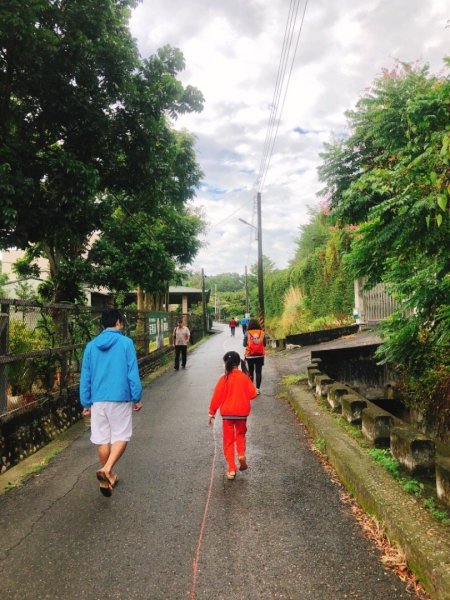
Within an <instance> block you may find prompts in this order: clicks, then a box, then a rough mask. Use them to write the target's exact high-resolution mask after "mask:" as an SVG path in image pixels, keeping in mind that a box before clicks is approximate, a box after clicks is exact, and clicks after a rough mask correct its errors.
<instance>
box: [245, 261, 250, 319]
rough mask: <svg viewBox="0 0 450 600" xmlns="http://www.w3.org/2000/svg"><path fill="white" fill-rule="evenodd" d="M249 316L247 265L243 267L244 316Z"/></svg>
mask: <svg viewBox="0 0 450 600" xmlns="http://www.w3.org/2000/svg"><path fill="white" fill-rule="evenodd" d="M249 314H250V304H249V301H248V278H247V265H245V316H246V317H248V316H249Z"/></svg>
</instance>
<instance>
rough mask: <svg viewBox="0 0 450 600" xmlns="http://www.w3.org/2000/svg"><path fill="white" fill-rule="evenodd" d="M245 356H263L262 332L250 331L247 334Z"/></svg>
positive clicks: (258, 330)
mask: <svg viewBox="0 0 450 600" xmlns="http://www.w3.org/2000/svg"><path fill="white" fill-rule="evenodd" d="M245 356H264V331H262V330H261V329H251V330H250V331H248V332H247V347H246V348H245Z"/></svg>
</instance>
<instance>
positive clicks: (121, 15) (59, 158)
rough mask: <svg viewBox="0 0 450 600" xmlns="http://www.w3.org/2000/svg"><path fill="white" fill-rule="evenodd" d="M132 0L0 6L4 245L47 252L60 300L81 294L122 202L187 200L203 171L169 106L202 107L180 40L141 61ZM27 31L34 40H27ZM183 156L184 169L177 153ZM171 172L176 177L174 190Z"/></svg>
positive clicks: (53, 290) (43, 0)
mask: <svg viewBox="0 0 450 600" xmlns="http://www.w3.org/2000/svg"><path fill="white" fill-rule="evenodd" d="M135 5H136V2H134V1H132V0H68V1H67V2H63V3H55V2H52V1H51V0H36V1H35V2H33V3H31V4H30V3H29V4H28V5H27V6H26V7H25V6H24V4H23V2H19V1H18V0H12V1H11V2H9V3H6V4H5V3H3V4H2V5H1V7H0V37H1V40H2V44H1V51H0V131H1V144H0V173H1V175H2V177H1V183H0V194H1V197H2V211H1V215H0V233H1V239H2V241H1V244H2V247H4V248H6V247H11V246H16V247H19V248H23V249H26V248H28V249H30V250H31V254H34V255H43V256H45V257H46V258H47V259H48V261H49V265H50V280H49V281H48V282H47V283H46V284H45V285H44V286H43V288H42V290H41V291H42V292H43V293H45V294H46V296H47V297H48V298H49V299H52V300H56V301H58V300H74V299H79V298H80V297H81V293H80V283H81V282H82V281H83V280H85V279H86V277H87V276H88V272H89V268H88V265H86V262H85V260H84V258H85V255H86V250H87V248H88V242H89V240H90V238H91V236H92V234H93V233H94V232H95V231H100V230H101V229H102V226H103V223H104V222H105V220H107V219H108V218H109V217H110V216H111V213H112V210H113V208H114V205H111V196H110V194H108V193H107V192H108V191H112V192H114V193H122V194H126V195H127V196H129V197H132V198H133V206H132V207H130V210H131V212H139V211H140V210H141V209H143V208H144V209H145V210H147V211H148V210H149V207H150V206H152V205H154V206H156V205H158V204H160V205H164V204H168V203H172V204H175V205H176V206H180V205H181V204H182V202H183V201H184V200H185V197H184V196H183V190H186V189H188V188H189V180H190V178H193V180H195V179H196V177H197V170H195V171H194V172H192V170H191V166H192V162H189V161H188V160H184V158H187V154H186V156H185V157H184V158H183V157H182V151H183V149H184V150H185V151H186V152H187V153H189V152H190V147H189V145H188V146H184V147H183V143H182V142H181V143H180V147H178V148H176V144H174V143H173V134H172V132H171V129H170V127H169V126H168V123H167V115H169V116H171V117H173V118H175V117H176V115H177V114H180V113H182V112H186V111H191V110H200V109H201V105H202V96H201V94H200V93H199V92H198V90H196V89H195V88H192V87H190V86H187V87H186V88H184V87H183V86H182V84H181V83H180V82H179V81H178V80H177V79H176V75H177V73H178V72H179V71H180V70H181V69H182V68H184V59H183V56H182V54H181V52H180V51H179V50H177V49H172V48H170V47H165V48H162V49H161V50H160V51H158V53H157V54H156V55H155V56H153V57H151V58H150V59H149V60H146V61H142V60H141V59H140V58H139V55H138V53H137V49H136V46H135V43H134V41H133V40H132V38H131V35H130V33H129V31H128V18H129V10H130V8H132V7H133V6H135ZM24 40H26V43H24ZM174 154H176V155H177V156H178V157H179V158H180V161H179V163H178V164H177V168H176V169H175V170H174V161H173V155H174ZM169 182H170V184H171V190H170V194H168V188H169Z"/></svg>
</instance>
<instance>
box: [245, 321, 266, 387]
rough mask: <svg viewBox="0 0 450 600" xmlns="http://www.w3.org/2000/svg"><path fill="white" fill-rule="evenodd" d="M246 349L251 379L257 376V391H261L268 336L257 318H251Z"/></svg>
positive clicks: (246, 336)
mask: <svg viewBox="0 0 450 600" xmlns="http://www.w3.org/2000/svg"><path fill="white" fill-rule="evenodd" d="M243 345H244V348H245V351H244V354H245V360H246V361H247V366H248V371H249V374H250V379H251V380H252V381H253V380H254V378H255V376H256V381H255V384H256V393H257V394H259V393H260V388H261V380H262V368H263V366H264V355H265V353H266V351H265V345H266V337H265V335H264V331H263V330H262V329H261V326H260V324H259V322H258V321H257V320H256V319H250V321H249V323H248V327H247V331H246V333H245V335H244V342H243Z"/></svg>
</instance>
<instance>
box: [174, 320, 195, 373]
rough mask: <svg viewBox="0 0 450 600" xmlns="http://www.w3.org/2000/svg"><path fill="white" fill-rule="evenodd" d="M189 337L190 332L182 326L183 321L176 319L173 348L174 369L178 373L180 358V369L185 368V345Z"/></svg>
mask: <svg viewBox="0 0 450 600" xmlns="http://www.w3.org/2000/svg"><path fill="white" fill-rule="evenodd" d="M190 337H191V332H190V331H189V329H188V328H187V327H186V326H185V325H184V324H183V319H178V321H177V326H176V327H175V329H174V330H173V345H174V346H175V364H174V367H173V368H174V369H175V371H178V369H179V368H180V357H181V368H182V369H185V368H186V360H187V345H188V342H189V339H190Z"/></svg>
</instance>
